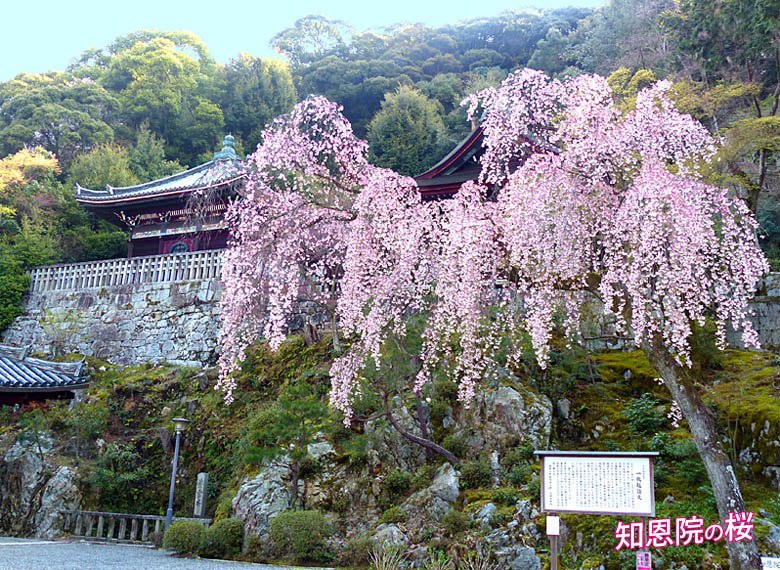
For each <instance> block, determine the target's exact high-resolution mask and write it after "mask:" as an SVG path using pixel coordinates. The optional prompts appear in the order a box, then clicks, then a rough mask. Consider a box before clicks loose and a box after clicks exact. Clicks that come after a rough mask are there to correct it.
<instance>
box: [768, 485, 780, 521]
mask: <svg viewBox="0 0 780 570" xmlns="http://www.w3.org/2000/svg"><path fill="white" fill-rule="evenodd" d="M769 512H770V513H771V514H770V516H769V520H770V521H772V522H773V523H775V524H778V525H780V493H778V494H777V496H776V497H775V498H773V499H772V500H771V501H769Z"/></svg>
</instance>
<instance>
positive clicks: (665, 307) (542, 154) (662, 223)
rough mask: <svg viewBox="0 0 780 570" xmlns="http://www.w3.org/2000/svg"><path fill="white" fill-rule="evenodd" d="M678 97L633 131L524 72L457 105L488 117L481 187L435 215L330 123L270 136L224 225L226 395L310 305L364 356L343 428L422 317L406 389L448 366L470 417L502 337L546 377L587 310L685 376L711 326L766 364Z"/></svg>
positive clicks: (341, 390) (402, 180)
mask: <svg viewBox="0 0 780 570" xmlns="http://www.w3.org/2000/svg"><path fill="white" fill-rule="evenodd" d="M668 88H669V85H668V83H666V82H659V83H658V84H656V85H654V86H652V87H650V88H648V89H646V90H644V91H642V92H641V93H640V94H639V95H638V97H637V102H636V106H635V108H634V109H633V110H631V111H629V112H628V113H622V112H621V111H620V110H619V109H618V108H616V106H615V104H614V101H613V96H612V93H611V91H610V89H609V86H608V85H607V83H606V81H605V80H604V79H603V78H601V77H598V76H580V77H577V78H574V79H572V80H569V81H565V82H561V81H557V80H551V79H549V78H547V77H546V76H545V75H543V74H542V73H540V72H535V71H531V70H523V71H520V72H517V73H514V74H512V75H510V76H509V77H508V78H507V79H506V80H505V81H504V83H503V84H502V85H501V86H500V87H498V88H496V89H488V90H486V91H483V92H481V93H478V94H476V95H474V96H471V97H470V98H469V99H467V100H466V101H465V102H464V103H465V104H468V105H469V110H470V113H471V114H475V113H480V114H481V117H482V120H481V124H482V127H483V128H484V135H485V138H484V145H485V153H484V155H483V157H482V174H481V177H480V179H479V180H478V181H477V182H476V183H467V184H465V185H464V186H463V187H462V188H461V190H460V191H459V193H458V194H457V195H456V197H455V198H454V199H452V200H448V201H444V202H439V203H434V204H431V203H422V202H421V200H420V195H419V192H418V189H417V187H416V185H415V183H414V181H413V180H412V179H410V178H407V177H403V176H400V175H398V174H396V173H393V172H391V171H389V170H385V169H381V168H377V167H375V166H372V165H370V164H369V163H368V162H367V160H366V144H365V143H364V142H362V141H359V140H358V139H356V138H355V137H354V135H353V134H352V131H351V128H350V126H349V123H348V122H347V121H346V119H344V117H343V116H342V115H341V114H340V112H339V109H338V107H337V106H336V105H334V104H332V103H330V102H328V101H327V100H325V99H323V98H319V97H311V98H309V99H307V100H306V101H304V102H302V103H301V104H299V105H298V106H296V108H295V109H294V110H293V111H292V113H291V114H290V115H287V116H285V117H283V118H280V119H277V120H276V121H275V122H274V123H273V124H272V125H271V126H270V127H269V128H268V129H267V130H266V131H265V132H264V133H263V143H262V144H261V145H260V146H259V147H258V150H257V152H256V153H255V154H254V155H252V157H251V158H250V160H249V168H250V172H249V176H248V183H247V185H246V188H245V190H244V195H243V196H242V197H241V198H240V200H238V201H237V202H236V204H234V206H233V207H232V208H231V209H230V212H229V216H228V219H229V221H230V223H231V227H232V230H233V242H232V247H231V248H230V249H229V250H228V251H227V252H226V253H225V257H224V258H223V259H224V262H223V281H224V283H225V293H224V295H223V300H222V304H223V320H224V322H223V327H222V330H221V333H220V334H221V341H222V347H223V352H222V357H221V360H220V365H221V382H220V386H221V387H222V388H223V389H225V390H226V391H227V392H228V393H230V391H231V390H232V388H233V384H232V380H231V374H232V372H233V371H234V370H235V369H236V367H237V366H238V365H239V363H240V361H241V359H242V358H243V353H244V349H245V348H246V347H247V345H248V343H249V342H251V341H252V340H254V339H255V338H256V337H257V336H259V335H263V336H266V337H267V338H269V339H270V340H271V343H272V345H273V346H277V345H278V344H279V343H280V342H281V340H282V339H283V336H284V333H285V322H286V317H287V316H289V314H290V312H291V311H292V310H293V306H294V304H295V303H296V302H297V301H298V300H300V299H301V298H302V297H303V298H309V299H313V300H315V301H316V302H319V303H320V304H321V305H322V306H324V307H327V308H328V309H329V310H330V311H331V314H332V315H333V318H334V326H335V325H336V322H338V324H339V326H340V328H341V330H342V331H343V332H344V333H346V334H347V335H349V336H351V338H352V340H353V342H351V343H350V346H349V348H348V349H346V350H345V351H344V353H343V354H342V356H341V357H340V358H338V359H337V360H336V362H335V363H334V365H333V368H332V369H331V379H332V384H333V390H332V392H331V401H332V403H333V404H334V405H335V406H336V407H337V408H339V409H340V410H342V411H343V412H344V413H345V416H346V417H347V420H349V418H350V417H351V401H352V398H353V396H354V392H355V387H356V385H357V380H358V379H359V377H360V374H361V372H362V370H363V369H364V368H365V366H366V365H367V364H368V363H369V362H370V361H371V360H372V359H373V360H374V361H375V362H376V361H377V360H378V359H379V357H380V355H381V352H382V347H383V345H384V344H385V342H386V341H387V340H388V338H389V337H390V335H393V336H398V337H403V335H404V334H405V331H406V327H405V323H406V319H407V317H408V316H409V315H410V314H411V313H414V312H417V313H424V314H426V315H427V323H428V324H427V329H426V330H425V331H424V333H423V348H422V354H421V355H420V357H421V362H422V368H421V372H420V374H419V375H418V377H417V379H416V386H415V388H420V387H421V386H422V384H424V383H425V382H427V381H428V380H429V379H430V374H431V371H432V368H433V367H434V366H435V365H436V364H437V363H440V362H442V361H444V362H446V363H447V364H448V365H451V366H453V368H454V375H455V376H456V378H457V379H458V380H459V382H460V389H459V395H460V397H461V398H462V399H463V400H466V401H468V400H469V399H470V398H472V397H473V395H474V393H475V390H476V388H477V385H478V383H479V382H480V380H481V379H482V378H483V377H484V374H485V371H486V370H487V369H489V368H490V365H491V361H492V360H493V357H494V356H495V353H496V351H497V350H498V348H499V346H500V345H502V343H504V342H506V340H507V338H508V336H507V334H506V333H507V332H508V331H514V330H517V328H518V327H523V328H525V330H527V331H528V333H529V334H530V337H531V340H532V344H533V346H534V348H535V350H536V353H537V357H538V359H539V362H540V364H541V365H542V366H544V365H545V364H546V362H547V359H548V351H549V345H550V340H551V338H552V331H553V326H554V322H555V317H556V315H557V314H561V313H562V314H564V315H565V318H564V320H563V325H564V328H565V329H566V331H567V332H568V333H569V335H571V336H576V334H577V331H578V330H579V324H580V321H581V317H580V316H581V313H582V310H583V308H584V307H585V306H586V304H588V303H590V302H591V301H592V299H593V296H594V295H595V296H598V297H599V298H600V300H601V306H602V307H603V310H604V312H605V313H607V314H609V315H612V316H613V317H614V318H615V319H616V321H617V325H618V328H619V331H620V332H627V333H630V334H633V335H634V338H635V340H636V342H637V343H638V344H641V343H642V342H644V341H650V340H653V341H655V340H658V339H660V340H662V341H663V342H664V344H665V346H666V347H667V349H668V350H669V351H670V352H671V353H672V354H673V355H674V356H675V357H676V358H677V359H678V360H679V361H680V362H686V361H687V359H688V357H689V353H690V347H689V344H688V339H689V338H690V335H691V333H692V328H691V327H692V323H695V322H703V320H704V319H705V318H709V317H712V318H714V320H715V322H716V324H717V327H718V337H719V340H720V341H721V342H723V341H724V339H725V327H726V325H727V323H729V322H730V323H731V324H732V325H734V326H735V327H736V328H738V329H741V330H742V332H743V338H744V341H745V342H746V344H749V345H753V346H755V345H757V338H756V334H755V331H754V330H753V329H752V327H751V326H750V322H749V321H748V319H747V315H748V305H747V303H748V299H749V297H750V296H751V294H752V293H753V291H754V290H755V287H756V285H757V283H758V281H759V279H760V277H761V276H762V274H763V273H764V272H766V271H767V270H768V267H767V263H766V260H765V259H764V257H763V255H762V253H761V251H760V249H759V248H758V246H757V243H756V238H755V231H756V222H755V220H754V219H753V217H752V215H751V214H750V212H749V211H748V210H747V209H746V208H745V206H744V205H743V204H742V203H741V202H740V201H739V200H738V199H736V198H733V197H731V196H729V195H728V193H727V192H726V191H724V190H722V189H720V188H715V187H713V186H710V185H707V184H705V183H704V182H702V181H701V180H700V178H699V176H698V174H697V164H700V163H701V162H702V161H705V160H708V159H709V158H711V157H712V155H713V153H714V151H715V148H716V145H717V141H715V140H714V139H713V138H712V137H711V136H710V135H709V133H708V132H707V131H706V129H704V127H702V126H701V125H700V124H699V123H697V122H696V121H694V120H693V119H692V118H691V117H689V116H687V115H683V114H680V113H679V112H677V111H676V110H675V109H674V106H673V105H672V103H671V102H670V101H669V99H668V98H667V97H666V91H667V90H668ZM489 195H492V196H490V197H488V196H489ZM519 354H520V353H519V348H517V349H515V351H514V353H511V351H510V356H511V357H514V358H518V357H519Z"/></svg>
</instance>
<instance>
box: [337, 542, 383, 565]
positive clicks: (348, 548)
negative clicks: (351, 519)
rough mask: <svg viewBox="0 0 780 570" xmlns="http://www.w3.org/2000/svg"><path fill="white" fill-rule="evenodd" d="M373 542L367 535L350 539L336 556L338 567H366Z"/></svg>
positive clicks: (369, 560)
mask: <svg viewBox="0 0 780 570" xmlns="http://www.w3.org/2000/svg"><path fill="white" fill-rule="evenodd" d="M373 549H374V541H373V540H372V539H371V537H370V536H369V535H367V534H364V535H362V536H358V537H355V538H352V539H350V540H348V541H347V542H346V544H345V545H344V547H343V548H342V549H341V550H340V551H339V554H338V565H339V566H359V567H366V566H368V565H369V563H370V562H371V559H370V556H371V551H372V550H373Z"/></svg>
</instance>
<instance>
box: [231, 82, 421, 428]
mask: <svg viewBox="0 0 780 570" xmlns="http://www.w3.org/2000/svg"><path fill="white" fill-rule="evenodd" d="M262 140H263V142H262V144H261V145H259V146H258V149H257V152H255V153H254V154H253V155H252V156H251V157H250V158H249V160H248V168H249V172H248V176H247V183H246V186H245V188H244V191H243V195H242V196H241V197H240V198H239V200H237V201H236V202H235V203H234V204H233V205H232V206H231V208H230V209H229V211H228V214H227V219H228V222H229V224H230V227H231V233H232V241H231V244H230V248H229V249H228V250H227V251H226V252H225V254H224V256H223V264H222V281H223V283H224V286H225V290H224V294H223V297H222V301H221V304H222V319H223V323H222V327H221V329H220V343H221V345H222V354H221V356H220V362H219V364H220V381H219V383H218V388H220V389H222V390H224V391H225V392H226V393H227V397H226V399H227V400H228V401H230V400H231V398H232V391H233V389H234V388H235V381H234V379H233V373H234V372H235V370H236V369H237V367H238V366H239V365H240V363H241V361H242V359H243V358H244V355H245V350H246V348H247V347H248V345H249V344H250V343H251V342H253V341H254V340H255V339H257V338H258V337H260V336H263V337H265V338H267V339H269V342H270V345H271V347H272V348H276V347H278V346H279V345H280V344H281V343H282V341H283V340H284V338H285V335H286V332H287V320H288V318H289V316H290V315H291V314H292V313H293V311H294V310H295V308H296V306H297V304H298V303H299V302H300V301H311V302H315V303H317V304H318V305H319V306H320V307H321V308H323V309H324V310H326V311H327V312H328V313H330V314H331V316H332V326H333V327H336V326H337V325H340V328H341V329H342V330H343V331H344V332H345V333H346V334H348V335H353V336H354V337H355V338H356V341H355V342H354V343H352V345H351V347H350V348H349V349H348V350H347V351H346V352H345V354H344V355H343V356H342V357H340V358H339V359H337V360H336V362H335V363H334V366H333V369H332V371H331V376H332V382H333V390H332V392H331V398H332V401H333V403H334V405H335V406H336V407H338V408H340V409H342V410H343V411H344V412H345V414H346V415H347V416H348V417H349V402H350V401H351V397H352V392H353V388H354V385H355V381H356V379H357V376H358V374H359V372H360V370H361V369H362V368H363V366H364V365H365V362H366V360H367V359H368V358H374V359H378V358H379V354H380V349H381V346H382V344H383V343H384V341H385V338H386V336H387V335H388V334H390V333H394V334H399V335H403V332H404V316H405V315H408V311H410V310H421V308H422V306H421V303H420V302H418V301H417V300H419V299H422V298H423V296H424V295H425V293H426V291H428V290H430V286H431V283H432V281H433V279H432V277H431V266H430V263H429V262H428V260H429V259H431V255H429V254H428V253H427V251H426V243H428V242H429V236H430V235H431V224H432V219H433V218H432V216H431V210H430V208H426V207H423V206H422V205H421V202H420V195H419V192H418V191H417V187H416V185H415V183H414V181H413V180H412V179H411V178H408V177H403V176H400V175H398V174H396V173H394V172H392V171H390V170H387V169H382V168H377V167H375V166H373V165H371V164H369V163H368V161H367V160H366V154H367V145H366V143H365V142H363V141H361V140H359V139H357V138H356V137H355V136H354V134H353V133H352V129H351V126H350V125H349V122H348V121H347V120H346V119H345V118H344V117H343V115H342V114H341V110H340V108H339V107H338V106H337V105H336V104H334V103H331V102H330V101H328V100H327V99H325V98H322V97H309V98H307V99H306V100H305V101H303V102H301V103H299V104H298V105H297V106H296V107H295V108H294V109H293V110H292V112H291V113H290V114H289V115H286V116H284V117H281V118H279V119H277V120H276V121H274V123H273V124H271V125H270V126H269V127H268V128H267V129H266V130H265V131H264V132H263V136H262Z"/></svg>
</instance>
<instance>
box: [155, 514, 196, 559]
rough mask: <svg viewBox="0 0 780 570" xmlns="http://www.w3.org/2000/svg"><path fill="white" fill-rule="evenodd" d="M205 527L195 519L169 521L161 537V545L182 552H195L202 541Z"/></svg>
mask: <svg viewBox="0 0 780 570" xmlns="http://www.w3.org/2000/svg"><path fill="white" fill-rule="evenodd" d="M205 532H206V529H205V528H203V525H202V524H200V523H199V522H195V521H175V522H172V523H171V526H169V527H168V530H166V531H165V536H164V537H163V547H165V549H166V550H173V551H176V552H180V553H183V554H195V552H196V551H197V550H198V547H199V546H200V543H201V542H203V535H204V534H205Z"/></svg>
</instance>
